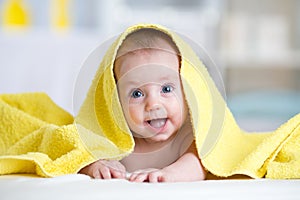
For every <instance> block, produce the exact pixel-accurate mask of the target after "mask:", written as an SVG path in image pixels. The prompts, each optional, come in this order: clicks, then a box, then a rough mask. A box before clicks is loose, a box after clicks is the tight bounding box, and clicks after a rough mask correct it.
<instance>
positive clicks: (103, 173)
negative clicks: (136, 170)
mask: <svg viewBox="0 0 300 200" xmlns="http://www.w3.org/2000/svg"><path fill="white" fill-rule="evenodd" d="M79 173H81V174H86V175H89V176H90V177H92V178H99V179H111V178H121V179H122V178H125V175H126V169H125V167H124V165H122V164H121V163H120V162H119V161H109V160H98V161H96V162H93V163H92V164H90V165H88V166H86V167H84V168H83V169H81V170H80V171H79Z"/></svg>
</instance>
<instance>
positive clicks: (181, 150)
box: [80, 28, 206, 182]
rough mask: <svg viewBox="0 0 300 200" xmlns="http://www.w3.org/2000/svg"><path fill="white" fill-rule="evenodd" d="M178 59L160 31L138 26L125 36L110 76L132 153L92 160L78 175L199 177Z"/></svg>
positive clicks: (153, 179)
mask: <svg viewBox="0 0 300 200" xmlns="http://www.w3.org/2000/svg"><path fill="white" fill-rule="evenodd" d="M180 60H181V59H180V55H179V51H178V49H177V47H176V45H175V44H174V42H173V41H172V39H171V38H170V37H169V36H168V35H166V34H165V33H163V32H161V31H158V30H154V29H150V28H144V29H140V30H138V31H135V32H133V33H131V34H130V35H128V36H127V37H126V39H125V40H124V42H123V43H122V45H121V47H120V48H119V50H118V52H117V56H116V60H115V63H114V74H115V79H116V81H117V88H118V94H119V99H120V103H121V105H122V109H123V113H124V116H125V119H126V121H127V124H128V126H129V128H130V130H131V132H132V134H133V137H134V141H135V147H134V151H133V153H131V154H130V155H129V156H127V157H125V158H123V159H122V160H120V161H109V160H98V161H96V162H94V163H92V164H90V165H88V166H86V167H85V168H83V169H82V170H81V171H80V173H83V174H87V175H89V176H91V177H94V178H100V179H110V178H127V179H128V180H129V181H134V182H177V181H198V180H203V179H205V176H206V172H205V169H204V168H203V166H202V164H201V161H200V160H199V157H198V154H197V150H196V147H195V142H194V136H193V132H192V127H191V122H190V118H189V112H188V107H187V104H186V101H185V97H184V94H183V92H182V84H181V78H180V74H179V70H180ZM128 172H129V173H128Z"/></svg>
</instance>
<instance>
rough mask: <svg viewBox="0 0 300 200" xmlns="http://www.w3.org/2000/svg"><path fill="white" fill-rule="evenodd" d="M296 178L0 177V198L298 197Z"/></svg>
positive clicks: (72, 199) (10, 199)
mask: <svg viewBox="0 0 300 200" xmlns="http://www.w3.org/2000/svg"><path fill="white" fill-rule="evenodd" d="M299 189H300V180H268V179H258V180H253V179H247V180H208V181H201V182H189V183H156V184H154V183H131V182H128V181H126V180H117V179H114V180H96V179H90V178H89V177H88V176H85V175H79V174H77V175H67V176H61V177H56V178H37V177H35V178H33V177H29V176H22V175H10V176H1V177H0V199H1V200H15V199H22V200H24V199H30V200H34V199H38V200H40V199H43V200H48V199H51V200H52V199H70V200H76V199H89V200H92V199H131V200H134V199H138V200H141V199H142V200H147V199H149V200H150V199H151V200H154V199H155V200H156V199H164V200H166V199H199V200H200V199H210V200H211V199H230V200H232V199H255V200H257V199H264V200H267V199H270V200H276V199H284V200H289V199H299V196H300V190H299Z"/></svg>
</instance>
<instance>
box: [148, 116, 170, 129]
mask: <svg viewBox="0 0 300 200" xmlns="http://www.w3.org/2000/svg"><path fill="white" fill-rule="evenodd" d="M166 121H167V118H160V119H152V120H148V121H147V123H148V124H149V125H150V126H152V127H153V128H162V127H163V126H164V125H165V124H166Z"/></svg>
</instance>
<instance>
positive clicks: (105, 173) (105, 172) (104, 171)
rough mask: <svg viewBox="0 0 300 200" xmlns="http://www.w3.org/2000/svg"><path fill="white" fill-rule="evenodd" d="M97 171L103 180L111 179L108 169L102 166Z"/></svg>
mask: <svg viewBox="0 0 300 200" xmlns="http://www.w3.org/2000/svg"><path fill="white" fill-rule="evenodd" d="M99 170H100V172H101V175H102V177H103V178H104V179H111V174H110V169H109V168H108V167H106V166H102V167H100V169H99Z"/></svg>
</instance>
